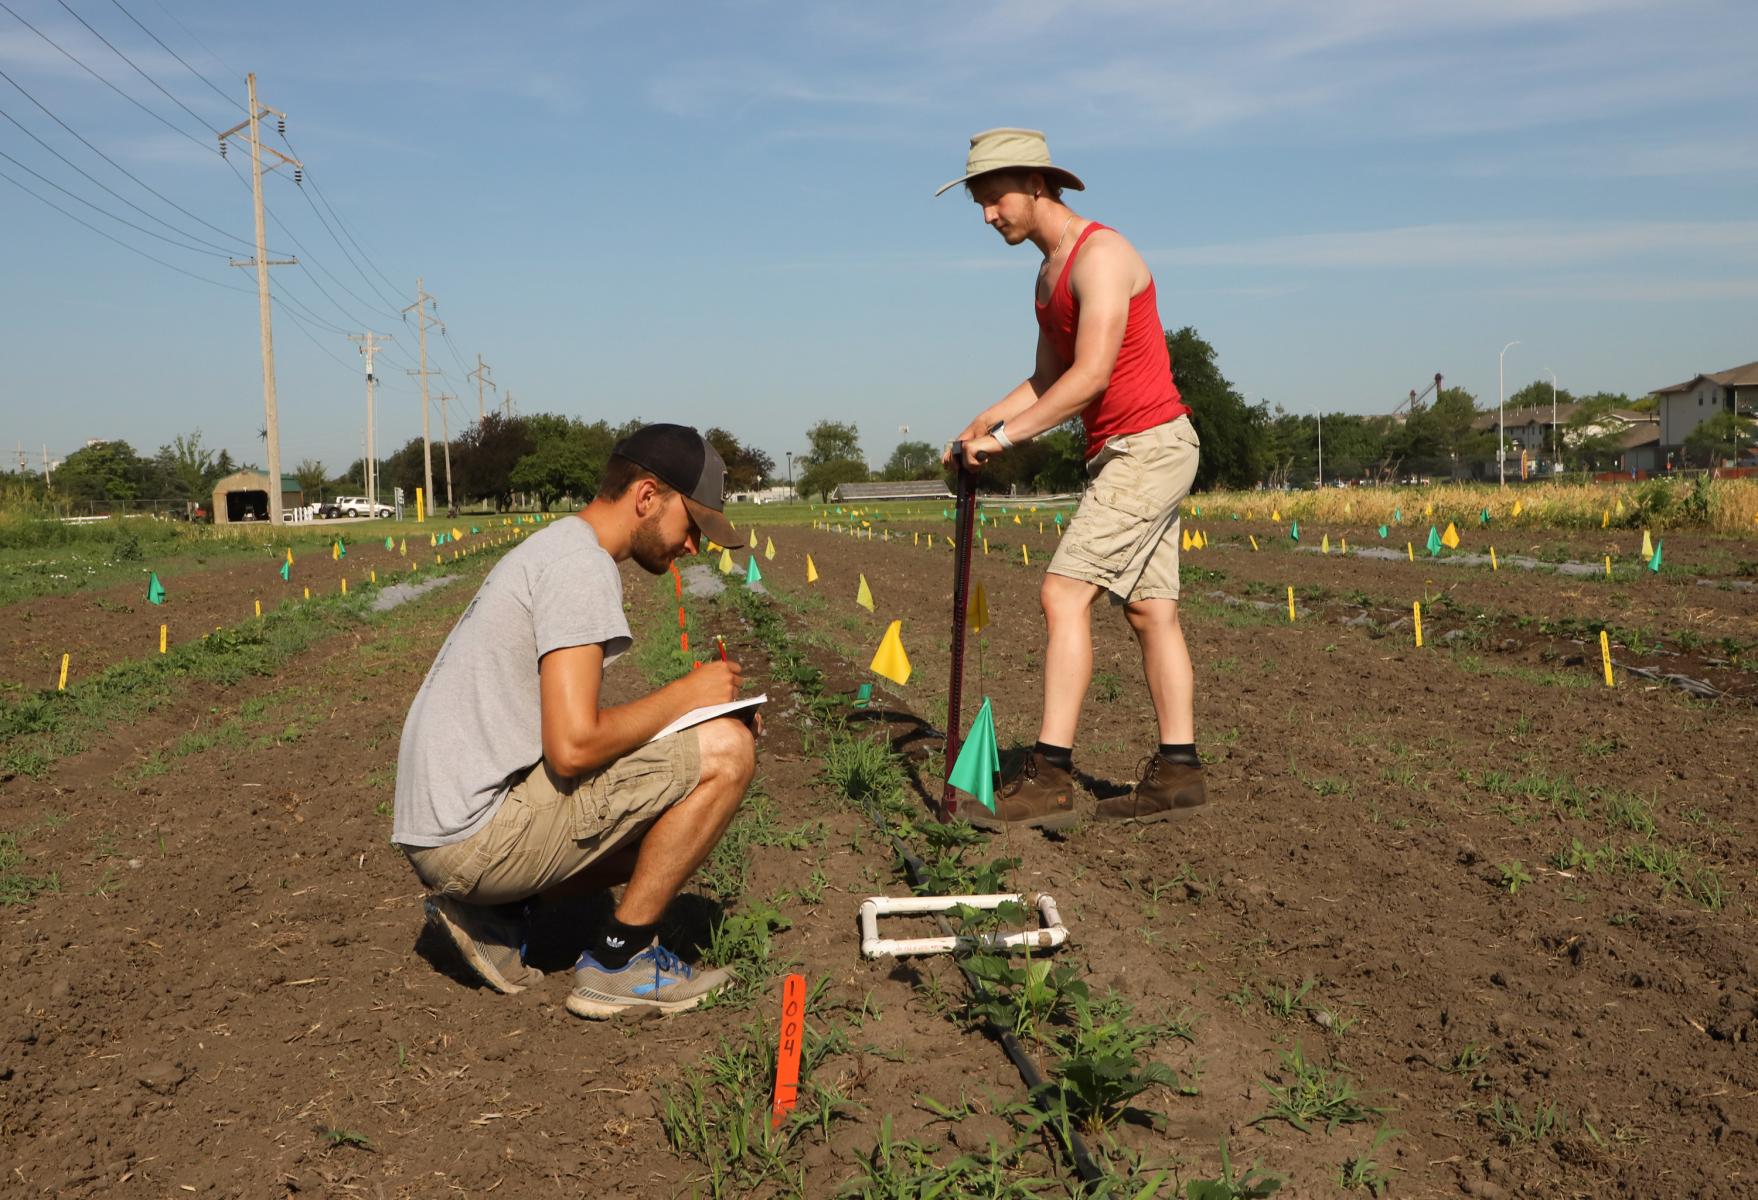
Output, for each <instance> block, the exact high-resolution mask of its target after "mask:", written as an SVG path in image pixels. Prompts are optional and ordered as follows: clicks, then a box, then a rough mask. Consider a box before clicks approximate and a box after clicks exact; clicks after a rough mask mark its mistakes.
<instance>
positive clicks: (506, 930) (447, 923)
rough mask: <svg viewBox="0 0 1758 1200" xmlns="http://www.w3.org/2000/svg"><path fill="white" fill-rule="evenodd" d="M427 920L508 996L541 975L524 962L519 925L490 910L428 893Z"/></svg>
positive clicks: (523, 932) (473, 966)
mask: <svg viewBox="0 0 1758 1200" xmlns="http://www.w3.org/2000/svg"><path fill="white" fill-rule="evenodd" d="M427 919H428V920H430V921H432V922H433V924H434V928H436V929H438V930H439V931H440V932H441V933H443V934H445V935H446V939H447V940H448V941H450V942H451V943H452V945H454V946H456V947H457V948H458V954H459V955H460V956H461V957H462V958H463V959H464V961H465V963H467V964H468V965H469V967H470V969H471V970H472V971H475V972H476V973H477V974H478V975H480V976H481V977H482V981H483V982H484V983H486V984H488V986H489V987H491V988H493V989H494V990H495V991H497V992H501V993H503V994H504V995H508V996H511V995H513V994H514V993H516V992H522V991H524V990H525V989H526V988H528V987H530V986H531V985H532V984H534V983H537V982H539V981H540V980H541V979H542V978H543V972H542V971H539V970H537V969H536V968H535V967H528V966H526V965H525V948H524V941H525V931H524V928H523V926H522V925H521V924H520V923H519V922H517V921H510V920H508V919H507V918H505V917H503V916H501V915H500V914H499V913H498V912H496V911H495V910H494V909H492V908H482V907H480V906H478V905H474V904H460V903H458V902H457V901H456V900H453V899H452V898H450V897H449V896H429V897H428V898H427Z"/></svg>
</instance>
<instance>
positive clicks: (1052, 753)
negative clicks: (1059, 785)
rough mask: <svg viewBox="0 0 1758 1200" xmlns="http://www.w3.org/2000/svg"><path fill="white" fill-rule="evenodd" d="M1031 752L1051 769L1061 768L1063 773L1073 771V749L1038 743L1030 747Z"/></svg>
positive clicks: (1071, 747)
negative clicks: (1051, 767)
mask: <svg viewBox="0 0 1758 1200" xmlns="http://www.w3.org/2000/svg"><path fill="white" fill-rule="evenodd" d="M1032 752H1033V753H1035V754H1036V755H1037V756H1038V757H1039V758H1042V759H1043V760H1044V761H1045V762H1047V763H1049V764H1050V765H1051V766H1053V767H1061V768H1062V769H1063V770H1064V771H1072V770H1074V747H1073V746H1052V745H1051V744H1050V743H1049V742H1039V743H1038V744H1037V745H1035V746H1033V747H1032Z"/></svg>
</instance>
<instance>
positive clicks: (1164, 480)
mask: <svg viewBox="0 0 1758 1200" xmlns="http://www.w3.org/2000/svg"><path fill="white" fill-rule="evenodd" d="M1199 447H1200V443H1199V442H1198V441H1197V437H1196V429H1195V428H1194V427H1193V426H1192V425H1191V423H1190V418H1189V417H1179V418H1178V419H1177V420H1176V421H1168V422H1167V423H1166V424H1164V425H1156V426H1154V427H1153V428H1152V429H1144V430H1142V431H1141V432H1140V433H1130V434H1125V435H1124V436H1122V437H1114V438H1112V439H1110V440H1109V441H1107V442H1106V443H1105V445H1104V447H1103V448H1102V449H1101V450H1100V451H1099V452H1098V453H1097V454H1095V455H1094V456H1093V457H1092V459H1091V460H1090V461H1089V462H1088V463H1087V474H1088V475H1089V476H1091V477H1092V483H1091V484H1090V485H1089V486H1088V487H1087V494H1086V495H1085V496H1084V497H1082V499H1081V502H1080V507H1079V508H1077V509H1075V511H1074V519H1073V520H1071V521H1069V523H1068V531H1067V532H1066V533H1064V534H1063V535H1062V540H1061V541H1060V542H1058V543H1057V545H1056V554H1055V556H1054V557H1053V558H1051V560H1050V574H1052V575H1064V576H1067V577H1068V578H1069V579H1079V580H1082V581H1084V582H1086V583H1091V584H1095V585H1096V586H1098V587H1102V588H1104V589H1105V590H1106V591H1108V592H1110V593H1111V594H1112V596H1113V597H1115V598H1116V599H1117V600H1118V601H1120V602H1127V601H1133V600H1176V599H1178V534H1179V530H1180V526H1179V523H1178V506H1179V505H1180V504H1181V503H1183V501H1184V498H1185V497H1186V496H1187V495H1189V494H1190V485H1191V483H1192V482H1194V481H1195V479H1196V463H1197V454H1198V452H1199Z"/></svg>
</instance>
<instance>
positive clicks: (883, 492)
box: [831, 479, 952, 503]
mask: <svg viewBox="0 0 1758 1200" xmlns="http://www.w3.org/2000/svg"><path fill="white" fill-rule="evenodd" d="M831 497H832V499H835V500H841V501H843V502H845V503H846V502H849V501H856V500H950V499H952V493H951V492H950V491H948V490H947V488H946V481H945V480H944V479H912V480H909V481H908V482H904V483H845V484H843V485H841V486H840V487H838V488H837V489H836V491H835V492H833V493H832V494H831Z"/></svg>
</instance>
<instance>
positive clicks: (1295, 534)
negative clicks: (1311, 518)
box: [1288, 520, 1300, 542]
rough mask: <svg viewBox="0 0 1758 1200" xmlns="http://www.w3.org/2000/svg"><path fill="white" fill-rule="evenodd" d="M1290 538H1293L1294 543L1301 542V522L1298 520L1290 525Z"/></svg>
mask: <svg viewBox="0 0 1758 1200" xmlns="http://www.w3.org/2000/svg"><path fill="white" fill-rule="evenodd" d="M1288 536H1289V537H1290V538H1292V539H1293V540H1294V541H1297V542H1298V541H1299V540H1300V522H1299V521H1298V520H1296V521H1294V522H1292V523H1291V524H1289V526H1288Z"/></svg>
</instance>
